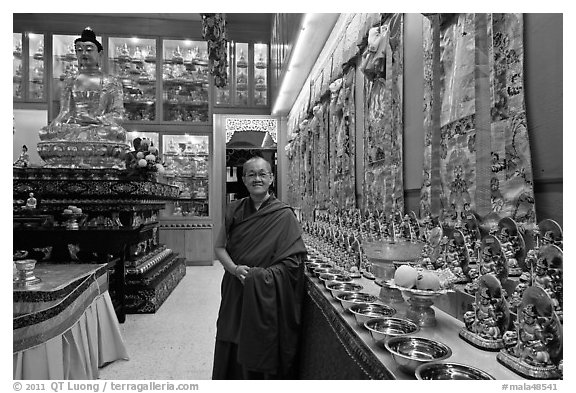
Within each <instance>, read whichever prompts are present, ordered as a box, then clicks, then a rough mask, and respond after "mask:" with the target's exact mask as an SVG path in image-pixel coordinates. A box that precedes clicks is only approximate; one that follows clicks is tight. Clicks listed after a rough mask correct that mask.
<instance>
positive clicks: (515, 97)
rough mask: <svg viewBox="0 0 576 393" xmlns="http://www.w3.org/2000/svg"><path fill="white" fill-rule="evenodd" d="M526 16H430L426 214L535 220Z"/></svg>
mask: <svg viewBox="0 0 576 393" xmlns="http://www.w3.org/2000/svg"><path fill="white" fill-rule="evenodd" d="M522 32H523V22H522V15H521V14H447V15H445V14H434V15H430V16H428V18H424V26H423V34H424V37H423V43H424V44H423V45H424V79H425V87H424V90H425V94H424V129H425V132H426V136H425V150H424V176H423V186H422V190H421V215H432V216H440V217H442V218H443V219H444V220H445V221H446V222H452V223H454V222H456V221H457V220H459V219H462V218H463V217H464V214H465V212H466V211H468V210H474V211H477V212H478V213H479V214H480V215H482V216H484V215H486V214H488V213H490V212H491V211H494V212H497V213H498V214H499V215H500V216H501V217H506V216H507V217H512V218H514V219H515V220H516V221H517V222H520V223H526V222H534V221H535V213H534V192H533V183H532V169H531V157H530V148H529V143H528V134H527V129H526V111H525V105H524V91H523V38H522Z"/></svg>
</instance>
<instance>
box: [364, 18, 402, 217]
mask: <svg viewBox="0 0 576 393" xmlns="http://www.w3.org/2000/svg"><path fill="white" fill-rule="evenodd" d="M388 24H389V25H390V26H386V27H387V29H388V31H389V37H388V44H387V45H386V47H385V56H384V58H385V62H384V63H383V64H382V66H383V69H382V70H381V72H380V76H379V77H375V78H374V79H366V83H365V85H364V97H365V105H364V152H365V153H364V169H365V174H364V182H363V194H364V199H363V201H364V206H363V207H364V209H367V210H371V211H375V210H379V211H382V210H384V211H386V212H388V213H391V211H392V209H393V208H394V207H396V208H397V209H400V210H403V208H404V183H403V158H402V148H403V147H402V143H403V138H402V133H403V128H404V124H403V121H402V113H403V112H402V108H403V96H402V88H403V61H404V59H403V58H404V54H403V30H404V29H403V16H402V15H401V14H396V15H395V16H394V17H392V18H391V19H390V20H389V22H388Z"/></svg>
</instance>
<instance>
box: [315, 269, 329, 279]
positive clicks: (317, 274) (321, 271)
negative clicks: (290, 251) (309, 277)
mask: <svg viewBox="0 0 576 393" xmlns="http://www.w3.org/2000/svg"><path fill="white" fill-rule="evenodd" d="M330 270H332V267H317V268H314V270H313V274H314V275H315V276H316V277H320V275H321V274H324V273H328V272H329V271H330Z"/></svg>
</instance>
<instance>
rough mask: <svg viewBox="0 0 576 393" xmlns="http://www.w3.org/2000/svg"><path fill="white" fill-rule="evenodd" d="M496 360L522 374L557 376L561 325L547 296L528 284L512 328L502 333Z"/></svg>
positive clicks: (539, 289)
mask: <svg viewBox="0 0 576 393" xmlns="http://www.w3.org/2000/svg"><path fill="white" fill-rule="evenodd" d="M504 339H505V340H504V342H505V344H506V346H505V348H504V349H503V350H502V351H500V353H499V354H498V355H497V358H498V361H500V362H501V363H502V364H504V365H505V366H506V367H508V368H510V369H512V370H513V371H515V372H517V373H518V374H520V375H523V376H525V377H531V378H537V379H557V378H558V377H559V376H560V375H561V363H562V341H563V340H562V325H561V323H560V321H559V319H558V316H557V314H556V313H555V312H554V309H553V306H552V301H551V299H550V298H549V296H548V295H547V294H546V293H545V292H544V290H543V289H542V288H539V287H535V286H532V287H528V288H527V289H526V290H525V291H524V294H523V296H522V303H521V304H520V306H519V307H518V317H517V321H516V323H515V324H514V330H513V331H507V332H506V333H505V335H504Z"/></svg>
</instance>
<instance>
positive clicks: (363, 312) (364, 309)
mask: <svg viewBox="0 0 576 393" xmlns="http://www.w3.org/2000/svg"><path fill="white" fill-rule="evenodd" d="M350 312H351V313H352V314H354V318H356V322H357V323H358V325H360V326H364V322H366V321H368V320H369V319H372V318H377V317H391V316H392V315H394V314H396V310H395V309H394V308H392V307H390V306H386V305H384V304H379V303H369V304H364V303H360V304H353V305H352V306H350Z"/></svg>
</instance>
